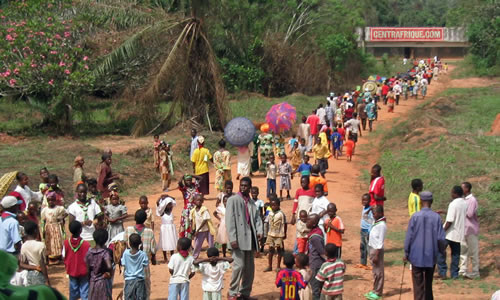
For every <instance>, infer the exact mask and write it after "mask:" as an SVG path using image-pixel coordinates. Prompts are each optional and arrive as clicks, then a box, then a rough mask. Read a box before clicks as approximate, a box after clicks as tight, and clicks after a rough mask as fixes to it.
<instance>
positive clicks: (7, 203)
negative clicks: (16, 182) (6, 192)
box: [0, 196, 23, 208]
mask: <svg viewBox="0 0 500 300" xmlns="http://www.w3.org/2000/svg"><path fill="white" fill-rule="evenodd" d="M21 203H23V201H21V200H17V198H16V197H14V196H5V197H3V199H2V202H0V205H2V207H3V208H11V207H13V206H15V205H19V204H21Z"/></svg>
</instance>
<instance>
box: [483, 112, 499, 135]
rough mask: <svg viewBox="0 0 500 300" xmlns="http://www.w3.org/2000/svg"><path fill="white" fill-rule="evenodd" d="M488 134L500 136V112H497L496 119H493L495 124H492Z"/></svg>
mask: <svg viewBox="0 0 500 300" xmlns="http://www.w3.org/2000/svg"><path fill="white" fill-rule="evenodd" d="M486 135H494V136H500V114H497V117H496V118H495V121H493V124H492V125H491V131H490V132H488V133H487V134H486Z"/></svg>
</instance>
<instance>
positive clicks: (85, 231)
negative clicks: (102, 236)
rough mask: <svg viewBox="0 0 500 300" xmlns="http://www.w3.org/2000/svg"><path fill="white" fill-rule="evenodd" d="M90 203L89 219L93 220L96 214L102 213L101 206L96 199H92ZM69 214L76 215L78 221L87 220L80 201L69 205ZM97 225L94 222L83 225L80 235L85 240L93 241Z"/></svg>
mask: <svg viewBox="0 0 500 300" xmlns="http://www.w3.org/2000/svg"><path fill="white" fill-rule="evenodd" d="M89 201H90V204H89V206H88V209H87V217H88V218H87V220H91V221H93V220H94V218H95V216H97V215H98V214H100V213H101V208H100V207H99V205H98V204H97V203H96V202H95V201H94V199H90V200H89ZM68 214H70V215H72V216H74V217H75V220H76V221H78V222H83V221H85V212H84V211H83V209H82V208H81V207H80V205H78V203H76V201H75V202H73V203H72V204H71V205H70V206H69V207H68ZM94 231H95V227H94V224H92V225H90V226H87V225H83V226H82V234H81V235H80V236H81V237H82V239H83V240H84V241H93V240H94V238H93V237H92V235H93V234H94Z"/></svg>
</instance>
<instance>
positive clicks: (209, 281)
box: [196, 261, 231, 292]
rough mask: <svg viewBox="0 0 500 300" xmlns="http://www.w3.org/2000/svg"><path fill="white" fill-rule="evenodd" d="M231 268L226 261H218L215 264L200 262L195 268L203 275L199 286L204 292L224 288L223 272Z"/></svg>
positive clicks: (217, 290)
mask: <svg viewBox="0 0 500 300" xmlns="http://www.w3.org/2000/svg"><path fill="white" fill-rule="evenodd" d="M230 268H231V265H230V264H229V263H228V262H227V261H219V262H217V264H216V265H215V266H212V265H211V264H210V263H201V264H199V266H198V268H197V269H196V270H197V271H198V272H200V273H201V274H202V275H203V277H202V279H201V288H202V289H203V291H204V292H220V291H222V289H223V288H224V273H226V271H227V270H229V269H230Z"/></svg>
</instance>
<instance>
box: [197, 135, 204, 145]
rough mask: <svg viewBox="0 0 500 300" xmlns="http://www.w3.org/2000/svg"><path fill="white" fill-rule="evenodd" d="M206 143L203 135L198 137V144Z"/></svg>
mask: <svg viewBox="0 0 500 300" xmlns="http://www.w3.org/2000/svg"><path fill="white" fill-rule="evenodd" d="M204 142H205V138H204V137H202V136H201V135H199V136H198V143H200V144H203V143H204Z"/></svg>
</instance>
